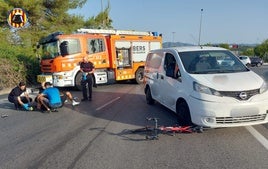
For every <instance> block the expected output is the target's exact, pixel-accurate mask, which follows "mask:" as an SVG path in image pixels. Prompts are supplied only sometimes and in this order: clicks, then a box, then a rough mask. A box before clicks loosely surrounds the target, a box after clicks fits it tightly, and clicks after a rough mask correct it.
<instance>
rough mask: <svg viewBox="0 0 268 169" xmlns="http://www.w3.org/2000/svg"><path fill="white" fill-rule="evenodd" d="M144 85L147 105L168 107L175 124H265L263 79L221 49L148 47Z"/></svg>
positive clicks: (266, 104) (267, 106)
mask: <svg viewBox="0 0 268 169" xmlns="http://www.w3.org/2000/svg"><path fill="white" fill-rule="evenodd" d="M144 84H145V85H144V92H145V95H146V101H147V103H148V104H154V103H155V102H158V103H160V104H162V105H164V106H165V107H167V108H169V109H170V110H172V111H174V112H175V113H177V114H178V120H179V123H180V125H189V124H195V125H199V126H203V127H211V128H217V127H235V126H246V125H256V124H263V123H267V122H268V117H267V112H268V91H267V84H266V82H265V81H264V80H263V78H262V77H260V76H259V75H257V74H256V73H254V72H253V71H252V70H250V69H249V68H248V67H247V66H245V65H244V64H243V63H242V62H241V60H240V59H239V58H238V57H237V56H235V55H234V54H233V53H232V52H231V51H229V50H227V49H224V48H219V47H205V46H187V47H176V48H163V49H158V50H152V51H150V52H149V53H148V55H147V58H146V64H145V69H144Z"/></svg>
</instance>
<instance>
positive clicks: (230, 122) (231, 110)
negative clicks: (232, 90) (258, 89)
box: [189, 97, 268, 128]
mask: <svg viewBox="0 0 268 169" xmlns="http://www.w3.org/2000/svg"><path fill="white" fill-rule="evenodd" d="M267 103H268V100H263V101H233V102H224V103H223V102H212V101H205V100H200V99H197V98H194V97H190V102H189V108H190V112H191V119H192V122H193V123H194V124H196V125H199V126H204V127H211V128H218V127H238V126H248V125H257V124H264V123H268V104H267Z"/></svg>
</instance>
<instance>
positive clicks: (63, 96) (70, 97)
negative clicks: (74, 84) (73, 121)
mask: <svg viewBox="0 0 268 169" xmlns="http://www.w3.org/2000/svg"><path fill="white" fill-rule="evenodd" d="M37 89H38V90H39V91H38V95H40V94H41V93H42V92H43V91H44V90H45V89H46V87H45V82H42V83H41V86H40V87H39V88H37ZM59 91H60V98H61V102H62V105H63V104H64V103H66V102H68V100H69V101H71V102H72V105H73V106H76V105H79V104H80V102H78V101H76V100H75V98H74V97H73V95H72V94H71V92H69V91H62V90H60V89H59ZM38 95H37V96H36V99H35V101H36V102H37V97H38Z"/></svg>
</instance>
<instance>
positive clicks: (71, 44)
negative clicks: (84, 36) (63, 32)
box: [60, 39, 81, 55]
mask: <svg viewBox="0 0 268 169" xmlns="http://www.w3.org/2000/svg"><path fill="white" fill-rule="evenodd" d="M62 43H64V44H66V45H67V52H68V54H69V55H72V54H76V53H80V52H81V45H80V41H79V39H61V40H60V45H61V44H62Z"/></svg>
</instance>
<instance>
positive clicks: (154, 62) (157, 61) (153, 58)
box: [146, 53, 162, 69]
mask: <svg viewBox="0 0 268 169" xmlns="http://www.w3.org/2000/svg"><path fill="white" fill-rule="evenodd" d="M161 61H162V57H161V56H160V55H159V54H158V53H149V54H148V56H147V60H146V66H147V67H151V68H153V69H158V68H159V67H160V65H161Z"/></svg>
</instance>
